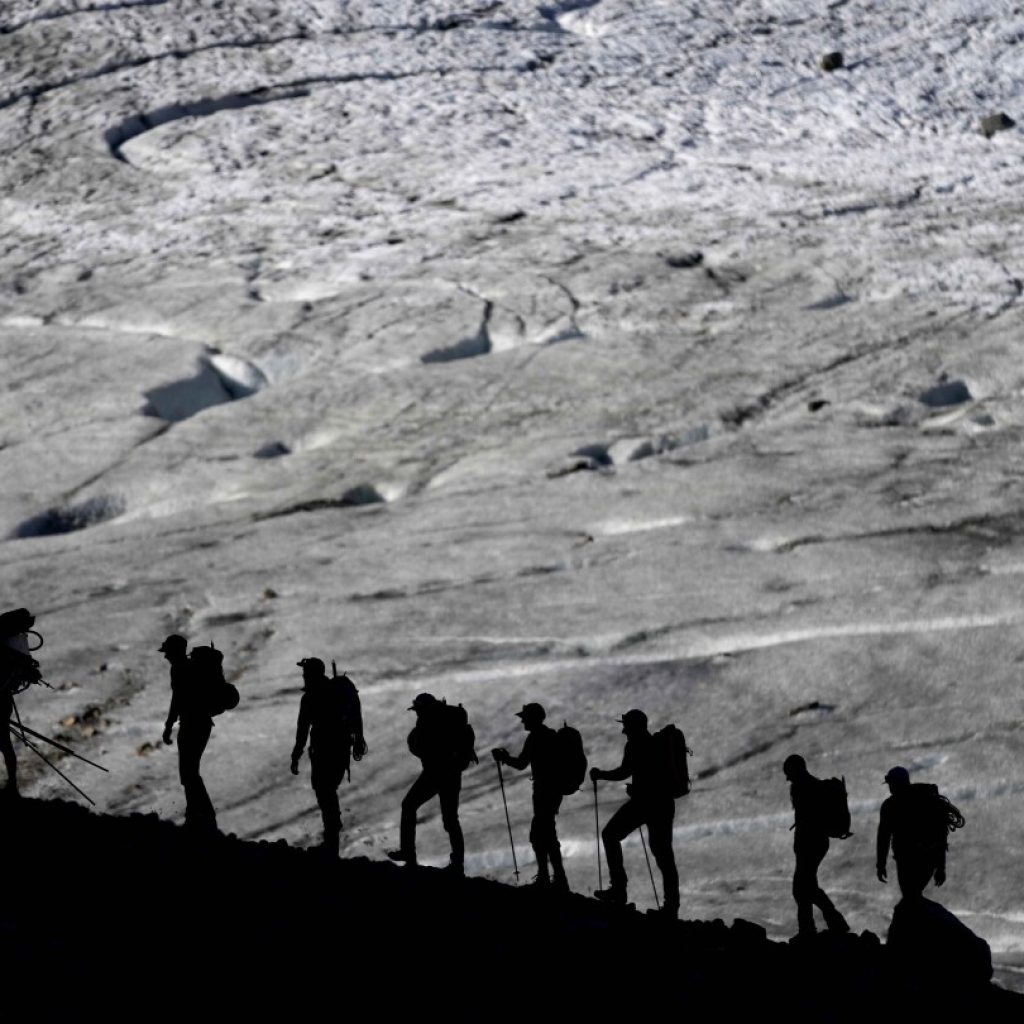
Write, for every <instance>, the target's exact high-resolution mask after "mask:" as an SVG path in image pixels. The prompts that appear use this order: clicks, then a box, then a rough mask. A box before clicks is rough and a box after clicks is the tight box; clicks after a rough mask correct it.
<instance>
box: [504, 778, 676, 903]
mask: <svg viewBox="0 0 1024 1024" xmlns="http://www.w3.org/2000/svg"><path fill="white" fill-rule="evenodd" d="M495 764H496V765H497V767H498V785H499V786H501V802H502V804H504V806H505V824H506V825H507V826H508V842H509V846H510V847H511V849H512V870H513V872H514V874H515V876H516V885H518V884H519V864H518V862H517V860H516V844H515V840H514V839H513V838H512V819H511V818H510V817H509V814H508V800H507V798H506V797H505V778H504V776H503V775H502V773H501V762H500V761H496V762H495ZM592 781H593V783H594V836H595V841H596V845H597V887H598V889H603V888H604V878H603V875H602V871H601V819H600V817H599V815H598V811H597V779H593V780H592ZM639 831H640V842H641V844H642V845H643V848H644V860H646V861H647V874H648V875H650V878H651V892H652V893H653V894H654V903H655V906H657V907H658V909H659V910H660V909H661V901H660V900H659V899H658V888H657V886H656V885H655V884H654V869H653V868H652V867H651V857H650V854H649V853H648V852H647V840H646V839H644V827H643V825H641V826H640V829H639Z"/></svg>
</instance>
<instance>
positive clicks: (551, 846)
mask: <svg viewBox="0 0 1024 1024" xmlns="http://www.w3.org/2000/svg"><path fill="white" fill-rule="evenodd" d="M556 810H557V804H556V803H555V801H554V800H553V798H552V797H551V796H550V795H549V794H548V793H545V792H544V791H543V790H538V789H537V788H536V787H535V788H534V790H533V820H532V821H531V822H530V845H531V846H532V847H533V852H534V853H535V854H536V856H537V874H538V877H540V878H543V879H545V880H546V879H547V877H548V861H549V860H551V862H552V864H554V860H555V858H554V855H555V854H557V853H558V839H557V836H556V834H555V812H556ZM561 863H562V861H561V857H559V858H558V866H559V868H560V867H561ZM556 877H557V873H556Z"/></svg>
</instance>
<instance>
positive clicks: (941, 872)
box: [935, 868, 946, 885]
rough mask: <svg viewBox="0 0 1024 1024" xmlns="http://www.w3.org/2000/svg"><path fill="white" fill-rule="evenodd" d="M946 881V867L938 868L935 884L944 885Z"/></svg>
mask: <svg viewBox="0 0 1024 1024" xmlns="http://www.w3.org/2000/svg"><path fill="white" fill-rule="evenodd" d="M945 881H946V869H945V868H937V869H936V871H935V884H936V885H942V884H943V883H944V882H945Z"/></svg>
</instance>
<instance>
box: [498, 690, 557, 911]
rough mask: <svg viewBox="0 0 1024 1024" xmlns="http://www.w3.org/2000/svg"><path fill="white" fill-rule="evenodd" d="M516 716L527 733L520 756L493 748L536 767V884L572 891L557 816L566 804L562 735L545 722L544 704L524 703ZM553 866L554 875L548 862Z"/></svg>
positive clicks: (508, 760)
mask: <svg viewBox="0 0 1024 1024" xmlns="http://www.w3.org/2000/svg"><path fill="white" fill-rule="evenodd" d="M516 715H517V716H518V717H519V718H521V719H522V722H523V728H524V729H525V730H526V732H527V737H526V743H524V744H523V749H522V752H521V753H520V754H519V756H518V757H512V756H511V754H509V752H508V751H507V750H506V749H505V748H504V747H498V748H496V749H495V750H492V751H491V754H492V755H493V757H494V760H495V761H497V762H498V763H499V764H507V765H508V766H509V767H510V768H515V769H516V770H517V771H522V770H523V769H524V768H527V767H529V768H532V769H533V821H532V822H531V823H530V844H531V845H532V846H533V852H534V854H535V855H536V857H537V878H536V880H535V884H536V885H539V886H545V885H549V884H552V879H551V876H553V879H554V882H553V884H554V888H555V889H556V890H558V891H561V892H568V891H569V882H568V880H567V879H566V877H565V868H564V867H563V866H562V847H561V845H560V844H559V842H558V832H557V829H556V826H555V817H556V815H557V814H558V810H559V808H560V807H561V806H562V777H561V768H560V756H559V749H558V734H557V733H556V732H555V730H554V729H552V728H551V727H550V726H547V725H545V724H544V719H545V717H546V712H545V711H544V708H543V707H542V706H541V705H540V704H524V705H523V710H522V711H517V712H516ZM549 863H550V865H551V876H549V874H548V864H549Z"/></svg>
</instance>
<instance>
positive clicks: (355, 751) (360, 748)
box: [352, 736, 367, 761]
mask: <svg viewBox="0 0 1024 1024" xmlns="http://www.w3.org/2000/svg"><path fill="white" fill-rule="evenodd" d="M366 749H367V747H366V740H364V739H363V737H362V736H357V737H356V739H355V742H354V743H353V744H352V756H353V757H354V758H355V759H356V760H357V761H362V759H363V758H364V757H366Z"/></svg>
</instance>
